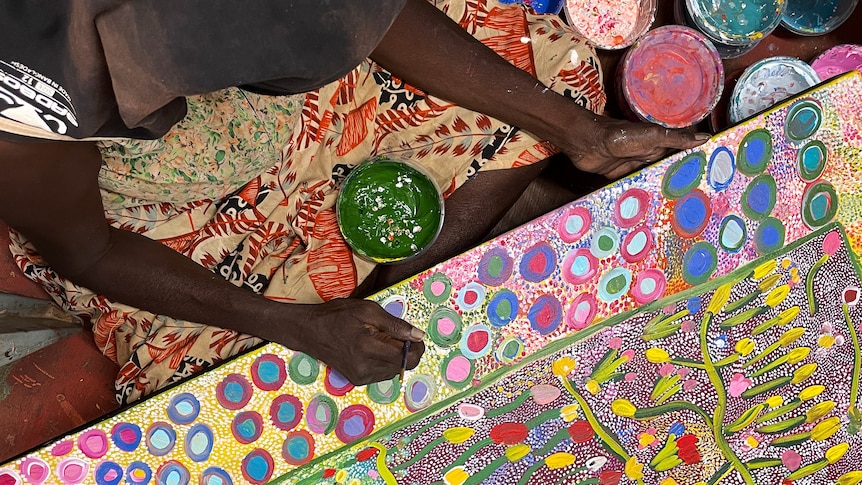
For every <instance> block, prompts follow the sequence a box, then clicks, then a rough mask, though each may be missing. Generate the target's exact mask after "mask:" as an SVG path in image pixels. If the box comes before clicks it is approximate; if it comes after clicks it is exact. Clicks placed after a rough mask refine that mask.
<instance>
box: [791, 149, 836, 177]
mask: <svg viewBox="0 0 862 485" xmlns="http://www.w3.org/2000/svg"><path fill="white" fill-rule="evenodd" d="M828 154H829V151H828V150H827V149H826V145H824V144H823V142H822V141H820V140H812V141H810V142H808V143H806V144H805V145H803V146H802V148H800V149H799V154H797V156H796V170H797V173H798V174H799V178H801V179H802V180H804V181H806V182H814V181H815V180H817V179H818V178H820V175H822V174H823V170H825V169H826V161H827V158H828V156H829V155H828Z"/></svg>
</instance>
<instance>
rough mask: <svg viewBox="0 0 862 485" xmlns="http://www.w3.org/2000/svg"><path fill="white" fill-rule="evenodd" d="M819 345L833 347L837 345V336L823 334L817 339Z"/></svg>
mask: <svg viewBox="0 0 862 485" xmlns="http://www.w3.org/2000/svg"><path fill="white" fill-rule="evenodd" d="M817 345H818V346H820V347H823V348H824V349H829V348H832V346H833V345H835V337H833V336H832V335H821V336H820V338H818V339H817Z"/></svg>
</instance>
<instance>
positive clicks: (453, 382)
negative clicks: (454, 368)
mask: <svg viewBox="0 0 862 485" xmlns="http://www.w3.org/2000/svg"><path fill="white" fill-rule="evenodd" d="M456 359H457V360H458V362H463V363H466V364H467V365H469V371H468V372H467V373H466V376H465V377H463V378H461V379H453V378H452V376H451V375H450V373H449V372H447V369H448V368H449V364H450V363H452V361H453V360H456ZM475 372H476V364H475V363H474V362H473V360H472V359H468V358H467V357H464V354H462V353H461V352H460V351H458V350H453V351H452V352H450V353H449V355H447V356H446V358H445V359H443V361H442V362H440V375H441V376H442V377H443V382H445V383H446V384H447V385H449V386H450V387H452V388H454V389H463V388H465V387H467V385H468V384H470V382H472V381H473V374H474V373H475Z"/></svg>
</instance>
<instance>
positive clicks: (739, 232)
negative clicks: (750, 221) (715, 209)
mask: <svg viewBox="0 0 862 485" xmlns="http://www.w3.org/2000/svg"><path fill="white" fill-rule="evenodd" d="M747 239H748V229H747V228H746V227H745V221H744V220H743V219H742V218H741V217H739V216H737V215H734V214H730V215H728V216H727V217H725V218H724V220H722V221H721V226H720V227H719V228H718V244H719V246H721V248H722V249H724V250H725V251H727V252H730V253H735V252H737V251H739V250H740V249H742V246H745V241H746V240H747Z"/></svg>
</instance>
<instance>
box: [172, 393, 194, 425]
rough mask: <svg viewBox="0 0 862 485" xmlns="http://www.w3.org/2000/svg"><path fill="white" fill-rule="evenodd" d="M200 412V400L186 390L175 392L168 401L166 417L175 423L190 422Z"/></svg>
mask: <svg viewBox="0 0 862 485" xmlns="http://www.w3.org/2000/svg"><path fill="white" fill-rule="evenodd" d="M200 412H201V403H200V401H198V398H196V397H195V396H194V394H191V393H188V392H184V393H182V394H177V395H176V396H174V397H172V398H171V402H170V403H168V418H170V419H171V421H173V422H174V423H176V424H191V423H192V422H193V421H194V420H195V419H197V417H198V414H200Z"/></svg>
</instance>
